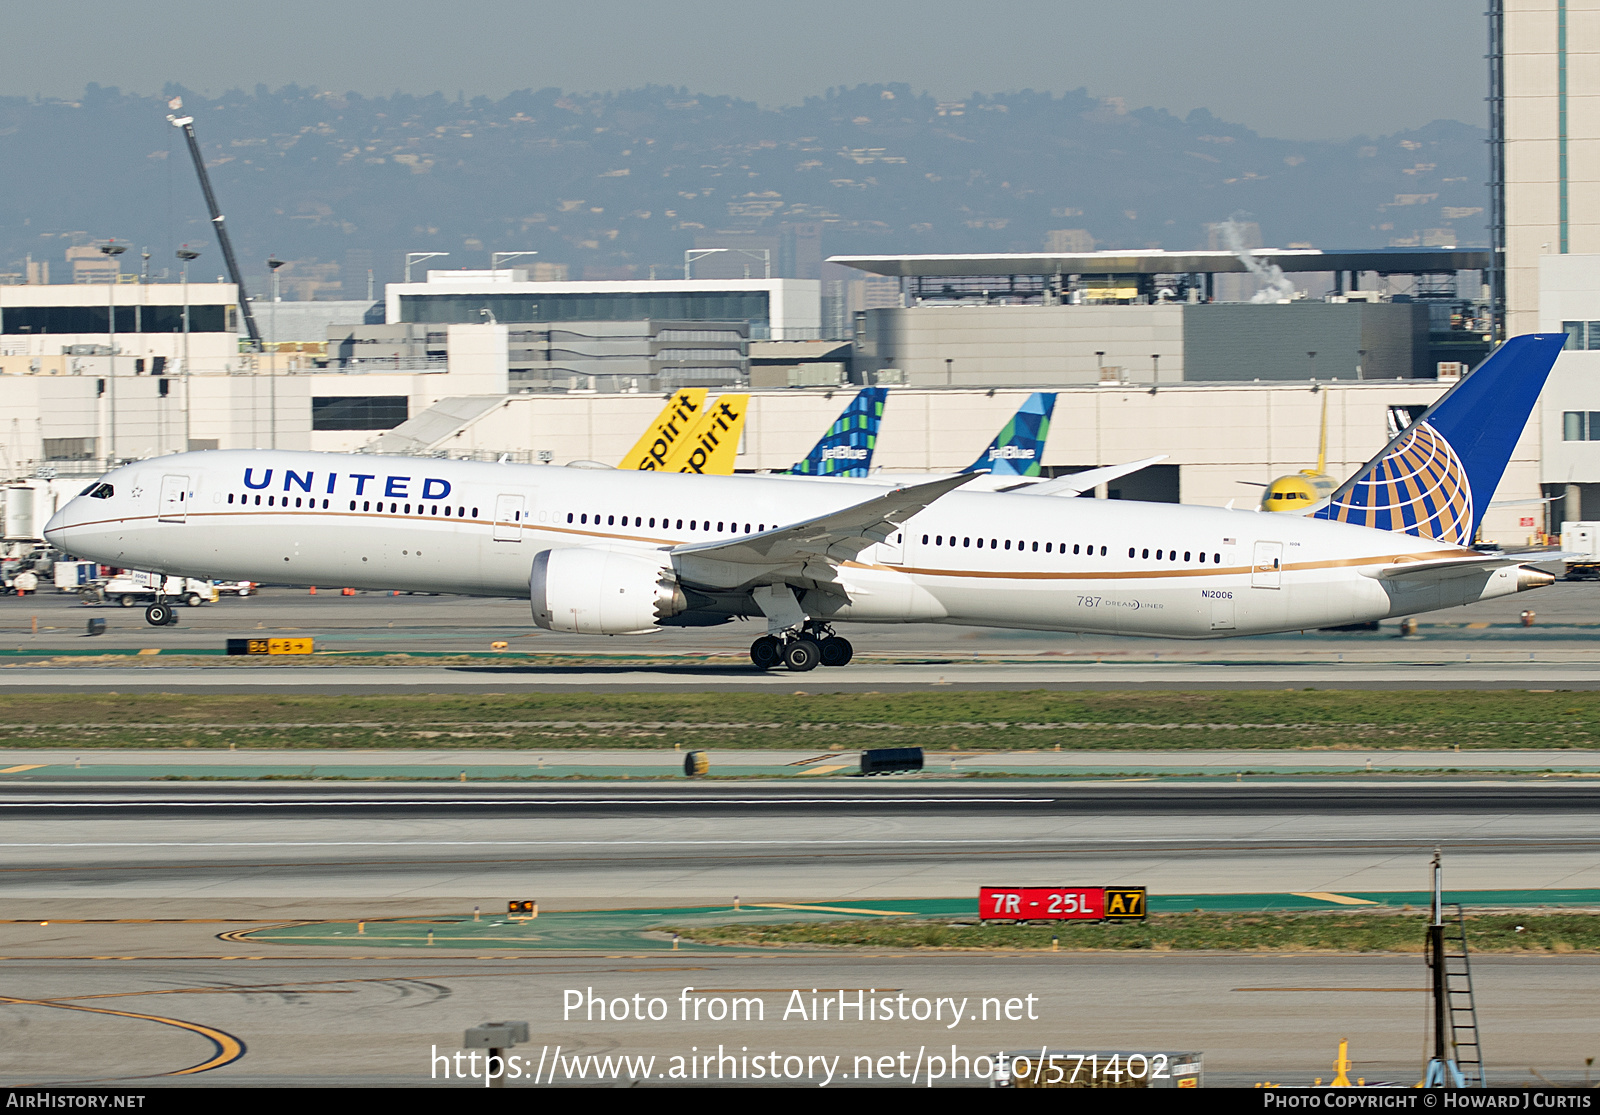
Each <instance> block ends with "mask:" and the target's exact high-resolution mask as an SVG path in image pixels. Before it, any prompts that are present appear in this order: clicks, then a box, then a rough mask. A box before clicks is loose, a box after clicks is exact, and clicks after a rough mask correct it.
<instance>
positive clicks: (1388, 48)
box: [0, 0, 1486, 139]
mask: <svg viewBox="0 0 1600 1115" xmlns="http://www.w3.org/2000/svg"><path fill="white" fill-rule="evenodd" d="M1483 9H1484V4H1483V2H1482V0H1401V2H1396V0H1336V2H1334V3H1317V4H1313V3H1310V2H1308V0H1190V2H1180V0H1142V2H1133V0H1122V2H1108V0H1053V2H1051V0H984V2H979V0H808V2H806V3H795V2H792V0H560V2H554V3H553V2H549V0H476V2H471V3H452V2H449V0H387V2H379V0H253V2H252V3H248V4H244V3H237V2H234V0H205V2H199V0H141V2H139V3H129V2H127V0H53V2H49V3H45V2H41V0H0V41H3V42H5V43H6V44H7V50H6V58H5V64H4V65H3V66H0V95H13V96H14V95H26V96H33V95H42V96H50V97H72V96H74V95H76V94H77V93H79V92H81V91H82V89H83V87H84V85H85V84H87V83H88V82H91V81H93V82H98V83H100V84H101V85H115V86H118V87H120V88H122V89H124V90H127V91H130V92H137V93H151V92H158V91H159V90H160V89H161V87H162V85H164V84H165V83H167V82H169V81H171V82H178V83H180V84H183V85H186V86H189V87H191V88H194V89H197V90H200V91H202V92H207V93H218V92H222V91H224V90H226V89H229V88H235V87H242V88H247V89H248V88H252V87H254V86H255V85H256V84H257V83H265V84H267V85H269V86H272V87H274V88H276V87H278V86H281V85H287V84H290V83H294V84H299V85H309V86H313V87H317V88H322V89H331V90H335V91H338V92H348V91H354V92H360V93H368V94H383V93H391V92H394V91H397V90H398V91H403V92H411V93H432V92H436V91H444V92H447V93H449V94H451V95H454V94H455V93H456V92H457V91H464V92H465V93H466V94H467V95H468V96H469V97H470V96H473V95H476V94H488V95H490V96H501V95H503V94H505V93H506V92H509V91H511V90H513V89H524V88H545V87H549V86H559V87H562V88H565V89H570V90H575V91H579V92H591V91H605V90H612V89H622V88H630V87H634V86H639V85H646V84H656V85H673V86H687V87H689V88H690V89H692V90H694V91H696V92H703V93H721V94H728V95H732V96H736V97H743V98H748V99H750V100H755V101H759V102H760V103H762V104H764V105H769V106H773V105H782V104H792V103H795V102H798V101H799V100H801V99H803V98H804V97H806V96H810V95H815V94H819V93H822V92H824V91H825V90H826V89H828V87H830V86H836V85H855V84H859V83H862V82H905V83H908V84H910V85H911V86H912V87H913V88H914V89H915V90H917V91H919V92H920V91H924V90H926V91H928V92H932V93H935V94H937V95H939V96H940V97H941V98H944V99H960V98H962V97H964V96H965V95H967V94H968V93H971V92H974V91H979V92H1006V91H1011V90H1017V89H1024V88H1032V89H1040V90H1046V89H1047V90H1051V91H1055V92H1059V91H1062V90H1067V89H1076V88H1079V87H1087V88H1088V90H1089V91H1090V92H1091V93H1093V94H1095V95H1097V96H1106V97H1122V98H1124V99H1125V100H1126V101H1127V102H1128V104H1129V106H1130V107H1140V106H1144V105H1153V106H1156V107H1159V108H1165V109H1169V110H1171V111H1173V112H1175V113H1179V114H1183V113H1187V112H1188V111H1189V110H1191V109H1194V108H1207V109H1210V110H1211V111H1212V112H1213V113H1215V114H1216V115H1217V116H1219V117H1222V118H1224V119H1226V120H1229V121H1234V122H1238V123H1241V124H1244V125H1246V126H1248V127H1251V128H1254V129H1255V130H1257V131H1258V132H1260V133H1262V134H1265V135H1272V136H1279V137H1283V138H1293V139H1343V138H1348V137H1349V136H1352V135H1357V134H1361V133H1369V134H1382V133H1387V132H1393V131H1396V130H1399V129H1401V128H1407V127H1412V126H1415V125H1419V124H1423V123H1426V122H1428V121H1429V120H1434V119H1438V118H1441V117H1446V118H1452V119H1456V120H1463V121H1466V122H1468V123H1472V124H1482V123H1483V121H1484V118H1485V111H1486V110H1485V107H1484V102H1483V97H1484V93H1485V88H1486V77H1485V73H1486V65H1485V62H1484V60H1483V54H1484V49H1485V41H1486V32H1485V25H1484V17H1483Z"/></svg>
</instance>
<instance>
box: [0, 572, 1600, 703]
mask: <svg viewBox="0 0 1600 1115" xmlns="http://www.w3.org/2000/svg"><path fill="white" fill-rule="evenodd" d="M1530 608H1532V609H1537V616H1536V617H1534V626H1532V627H1524V626H1522V622H1521V619H1520V616H1521V613H1522V612H1523V611H1524V610H1526V609H1530ZM178 611H179V616H180V620H181V623H180V625H179V626H178V627H171V628H151V627H148V626H147V625H145V624H144V622H143V620H142V618H141V616H142V612H141V611H140V610H139V609H131V610H130V609H122V608H118V607H115V606H101V607H95V608H85V607H83V606H82V605H81V604H79V603H77V602H76V599H75V598H74V597H70V596H61V595H55V594H51V593H45V594H43V595H39V596H34V597H27V598H16V597H8V598H4V599H3V600H0V651H4V656H3V657H0V692H48V691H57V690H59V689H61V688H64V687H70V688H76V687H91V688H96V689H102V690H104V689H115V690H119V691H160V690H162V689H166V690H169V691H194V692H236V691H249V690H254V689H258V688H266V689H269V690H272V691H277V692H348V691H354V692H384V691H392V690H394V689H397V688H400V687H408V688H409V687H414V686H419V685H420V686H428V687H431V688H435V689H440V690H446V691H455V692H508V691H526V690H542V689H551V690H569V689H586V690H616V691H622V690H633V691H639V690H644V691H649V690H661V691H673V690H677V689H681V688H683V687H692V688H699V689H752V690H762V689H769V688H772V687H779V688H782V687H785V686H791V687H792V686H800V687H811V688H818V687H820V688H824V689H827V690H838V689H878V690H896V689H912V690H915V689H920V688H922V687H924V686H932V685H949V686H956V687H961V688H1059V689H1077V688H1083V689H1090V688H1107V687H1118V688H1141V687H1148V688H1231V687H1261V686H1266V687H1280V686H1281V687H1295V688H1306V687H1310V688H1323V687H1342V688H1452V687H1455V688H1473V689H1483V688H1495V687H1502V688H1550V687H1556V688H1584V689H1587V688H1594V687H1595V686H1597V685H1600V656H1597V655H1596V654H1595V649H1596V645H1597V644H1596V640H1597V638H1600V586H1595V585H1589V584H1561V585H1557V586H1554V587H1552V588H1550V589H1546V590H1542V591H1540V592H1536V593H1525V594H1519V595H1518V596H1515V597H1508V598H1504V599H1500V600H1495V601H1489V602H1487V603H1484V604H1477V605H1473V606H1472V607H1469V608H1458V609H1453V610H1450V611H1447V612H1438V613H1429V614H1427V615H1424V616H1422V617H1420V620H1419V622H1420V624H1421V626H1420V627H1419V628H1418V633H1417V634H1415V635H1413V636H1409V637H1402V636H1401V635H1400V628H1399V626H1398V624H1397V623H1396V622H1394V621H1389V622H1386V623H1385V625H1384V626H1383V629H1382V630H1381V631H1378V632H1309V633H1304V634H1289V635H1281V636H1258V637H1252V638H1248V639H1224V640H1206V641H1181V640H1157V639H1119V638H1113V637H1098V636H1095V637H1091V636H1076V635H1059V634H1049V633H1040V632H1019V631H1001V630H989V629H983V628H964V627H947V626H940V625H907V626H891V627H873V626H863V625H845V626H843V627H841V631H842V633H844V634H846V635H848V637H849V638H851V639H852V641H853V642H854V643H855V645H856V648H857V661H856V662H855V663H853V664H852V665H851V666H849V667H846V668H844V669H840V670H832V669H821V670H817V671H813V672H810V673H807V674H803V675H795V674H791V673H789V672H787V671H782V670H780V671H775V672H774V673H771V674H760V673H757V672H755V671H754V670H753V669H752V668H751V667H750V666H749V664H748V659H747V657H746V653H745V652H746V649H747V647H748V644H749V642H750V640H751V639H752V638H753V637H754V636H755V635H756V634H757V633H758V627H757V625H755V624H752V623H734V624H729V625H726V626H724V627H720V628H710V629H696V630H669V631H662V632H658V633H656V634H653V635H649V636H643V637H638V638H627V639H604V638H592V637H583V636H569V635H558V634H553V633H551V632H545V631H539V630H537V629H535V628H533V627H532V626H531V624H530V619H529V616H528V614H527V607H526V605H525V604H524V603H523V602H521V601H515V600H483V599H476V598H469V597H450V596H439V597H427V596H389V595H383V594H376V593H373V594H363V595H359V596H354V597H343V596H339V595H337V594H331V595H330V594H329V593H328V592H327V591H324V592H321V593H319V594H318V595H316V596H310V595H307V594H305V593H304V592H303V590H291V589H269V590H267V591H266V592H265V593H264V594H263V595H262V596H259V597H250V598H247V599H242V600H241V599H236V598H226V599H224V600H223V601H221V602H219V603H218V604H215V605H208V606H205V607H201V608H180V609H179V610H178ZM91 617H92V618H98V619H103V620H105V621H106V622H107V624H108V631H107V633H106V634H105V635H103V636H98V637H90V636H88V635H86V634H84V624H85V621H86V620H87V619H88V618H91ZM291 636H292V637H309V638H312V639H313V640H314V642H315V645H316V646H317V648H318V650H319V651H320V652H323V653H322V654H319V655H318V656H316V657H314V658H313V659H311V660H309V661H308V660H304V659H300V660H296V661H293V662H291V661H288V660H277V659H275V660H272V661H264V660H260V659H256V660H243V659H237V658H235V659H224V658H220V657H216V655H217V654H218V653H219V652H220V651H221V649H222V647H223V644H224V643H225V642H226V640H227V639H229V638H241V637H291ZM496 642H499V643H504V644H505V645H506V647H507V650H506V651H504V652H498V651H495V650H493V649H492V647H493V644H494V643H496ZM141 651H142V652H144V653H137V652H141ZM52 652H59V656H58V657H54V658H52V657H51V655H52ZM186 652H196V653H197V652H205V654H207V655H209V656H211V657H194V656H193V653H186ZM378 654H395V655H405V656H409V657H411V658H423V659H427V658H438V657H440V656H444V655H467V656H471V657H469V658H467V659H465V660H463V661H458V662H456V663H453V664H434V663H429V664H426V665H424V664H422V663H412V664H409V665H408V664H406V663H405V660H404V658H389V659H387V660H386V661H385V663H384V664H383V665H376V664H366V665H363V664H360V663H362V661H363V659H362V657H359V656H367V655H378ZM526 654H536V655H538V656H539V658H538V660H537V661H536V662H532V663H530V662H527V661H526V660H524V659H522V658H520V657H519V656H521V655H526ZM96 655H98V657H96ZM350 655H356V656H358V657H354V658H352V657H349V656H350ZM497 659H498V660H497Z"/></svg>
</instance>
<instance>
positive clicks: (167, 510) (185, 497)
mask: <svg viewBox="0 0 1600 1115" xmlns="http://www.w3.org/2000/svg"><path fill="white" fill-rule="evenodd" d="M160 519H161V522H163V523H186V522H188V521H189V478H188V477H187V476H163V477H162V478H161V516H160Z"/></svg>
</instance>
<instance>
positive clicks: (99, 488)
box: [84, 484, 116, 499]
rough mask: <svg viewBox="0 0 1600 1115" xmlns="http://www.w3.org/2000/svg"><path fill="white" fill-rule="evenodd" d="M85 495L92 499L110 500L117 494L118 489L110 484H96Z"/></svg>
mask: <svg viewBox="0 0 1600 1115" xmlns="http://www.w3.org/2000/svg"><path fill="white" fill-rule="evenodd" d="M84 494H85V495H87V496H88V497H89V498H90V499H110V498H111V497H112V496H113V495H115V494H116V489H115V488H113V487H112V486H111V485H110V484H96V485H94V486H93V487H91V488H90V489H89V490H88V491H87V492H85V493H84Z"/></svg>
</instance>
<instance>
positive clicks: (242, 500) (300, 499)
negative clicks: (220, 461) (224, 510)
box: [228, 493, 478, 519]
mask: <svg viewBox="0 0 1600 1115" xmlns="http://www.w3.org/2000/svg"><path fill="white" fill-rule="evenodd" d="M263 500H265V501H266V506H268V507H288V506H289V497H288V496H284V497H283V498H282V499H281V500H280V499H279V498H278V497H277V496H252V495H250V494H248V493H246V494H245V495H242V496H238V497H237V498H235V496H234V495H233V494H232V493H229V495H228V502H229V503H236V504H238V505H240V506H243V505H246V504H253V506H256V507H260V506H262V501H263ZM356 503H357V501H356V500H351V501H350V510H352V511H354V510H356ZM294 505H295V506H296V507H302V506H303V507H304V508H305V509H306V510H310V511H315V510H317V500H316V497H314V496H313V497H310V498H307V497H304V496H295V497H294ZM360 505H361V510H362V511H382V510H383V509H384V504H383V501H382V500H377V501H373V500H370V499H366V500H361V501H360ZM412 506H413V505H412V504H409V503H391V504H389V514H391V515H409V514H411V509H412ZM415 506H416V513H417V514H418V515H442V517H444V518H450V519H467V518H472V519H476V518H477V517H478V509H477V508H476V507H474V508H472V514H471V515H468V514H467V509H466V508H465V507H442V508H441V507H440V506H439V505H438V504H436V503H435V504H426V505H424V504H421V503H419V504H416V505H415ZM322 510H324V511H326V510H328V501H327V500H323V501H322Z"/></svg>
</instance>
